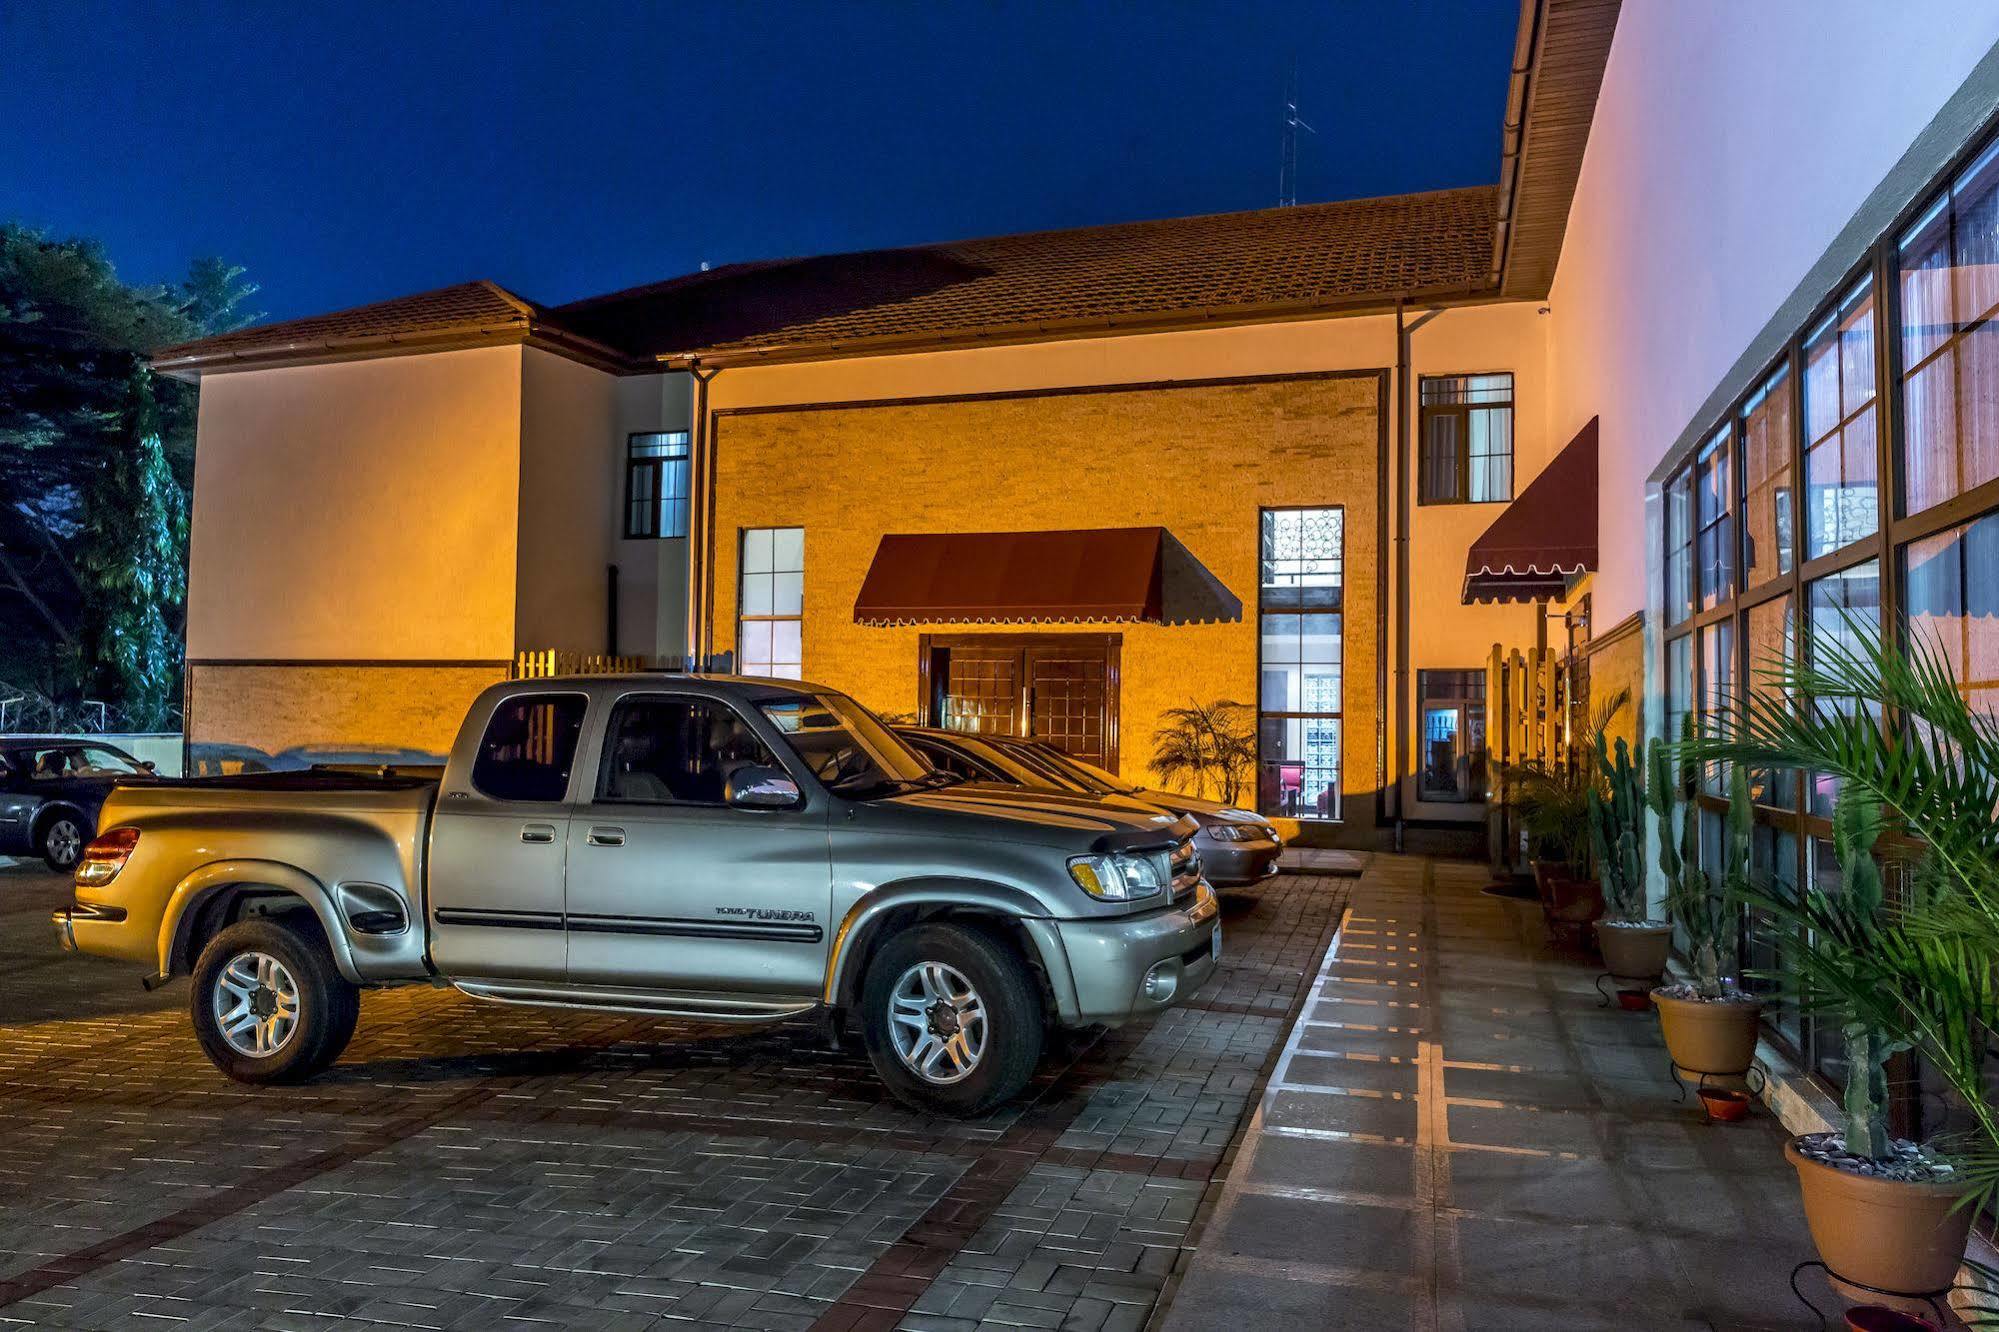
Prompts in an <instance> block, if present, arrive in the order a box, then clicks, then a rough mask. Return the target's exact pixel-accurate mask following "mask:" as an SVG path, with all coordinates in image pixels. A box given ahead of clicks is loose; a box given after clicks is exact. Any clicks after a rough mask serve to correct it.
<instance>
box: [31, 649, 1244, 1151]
mask: <svg viewBox="0 0 1999 1332" xmlns="http://www.w3.org/2000/svg"><path fill="white" fill-rule="evenodd" d="M957 780H958V779H956V778H954V777H952V776H951V775H950V774H947V773H943V772H940V771H938V770H936V769H934V768H932V767H931V766H930V765H929V764H928V763H926V762H925V761H924V760H923V759H922V758H921V757H919V756H918V755H917V754H916V753H915V752H914V751H913V750H911V749H910V748H909V747H908V746H907V745H905V744H904V743H903V742H902V741H901V740H900V739H899V738H897V737H896V736H895V735H894V733H892V732H891V731H889V730H888V729H887V728H886V727H884V726H883V725H882V724H881V722H879V721H878V720H877V719H876V718H875V717H874V716H873V715H872V714H871V713H869V712H868V711H867V710H866V709H864V708H862V707H861V706H860V705H858V704H856V703H854V702H853V701H852V700H851V699H848V698H846V697H845V696H844V695H842V694H840V693H838V692H836V691H834V690H830V689H823V688H820V687H818V686H816V685H806V684H796V683H778V682H773V681H769V680H758V679H746V678H737V677H719V676H666V675H652V676H644V675H641V676H631V675H625V676H610V677H589V678H585V677H578V678H573V679H556V680H541V681H529V682H519V683H514V684H506V685H496V686H494V687H492V688H490V689H488V690H486V691H485V692H484V693H483V694H481V695H480V696H479V698H478V699H477V700H476V701H475V702H474V703H473V705H472V708H471V711H470V713H469V714H468V715H467V717H466V719H465V724H464V726H463V728H462V729H461V730H460V732H459V735H458V739H457V742H456V743H455V744H454V746H453V747H452V751H451V755H450V758H449V761H448V762H447V763H446V765H445V766H444V768H443V769H442V770H437V769H431V770H427V771H423V770H411V771H396V770H385V771H382V772H379V773H350V772H329V771H315V772H304V773H270V774H259V775H255V776H246V777H234V778H212V779H206V780H197V781H188V782H156V781H146V780H138V781H134V782H131V783H129V784H121V785H120V786H119V787H118V788H117V789H116V790H115V791H113V792H112V794H111V796H110V797H109V799H108V800H107V801H106V802H105V805H104V810H103V814H102V816H101V817H100V820H99V823H98V826H99V827H100V828H101V829H103V832H101V833H100V834H99V836H98V837H97V838H96V840H95V841H93V842H92V843H91V844H90V846H89V847H88V848H87V850H86V852H85V854H84V856H83V859H82V860H81V862H80V863H79V864H78V866H77V871H76V902H75V905H74V906H73V907H72V908H70V909H69V910H66V911H62V912H58V913H57V915H56V918H55V924H56V928H57V930H58V932H59V933H60V935H61V937H62V941H63V944H64V945H65V946H66V947H68V948H72V949H77V950H81V951H83V952H88V953H95V954H100V955H103V956H106V957H114V958H120V959H123V960H126V961H129V962H132V963H135V964H138V965H141V966H144V967H145V968H147V970H148V973H149V975H148V978H147V979H148V983H149V984H158V983H162V982H164V981H165V980H166V979H167V978H168V977H172V976H177V975H184V974H189V973H191V974H192V976H193V979H194V985H193V996H192V1004H191V1007H192V1010H193V1019H194V1028H195V1032H196V1035H197V1036H198V1037H199V1039H200V1041H201V1045H202V1048H203V1050H205V1051H206V1052H207V1054H208V1056H209V1058H210V1059H211V1060H213V1061H214V1063H215V1065H216V1066H217V1067H218V1068H220V1069H222V1070H223V1071H224V1072H225V1073H227V1074H229V1075H230V1076H231V1077H235V1078H239V1079H242V1080H244V1081H247V1082H283V1081H295V1080H298V1079H301V1078H305V1077H309V1076H311V1075H312V1074H314V1073H316V1072H318V1071H319V1070H320V1069H322V1068H324V1067H326V1065H328V1064H329V1063H331V1062H332V1061H333V1060H334V1059H335V1058H337V1057H338V1056H339V1054H340V1052H341V1050H342V1049H343V1048H344V1047H345V1046H346V1044H347V1041H348V1039H349V1037H351V1036H352V1034H353V1031H354V1024H355V1021H356V1018H357V1015H358V1011H359V999H360V990H361V989H362V988H365V987H374V986H384V985H397V984H405V983H412V982H422V983H430V984H438V985H444V984H448V985H454V986H456V987H457V988H458V989H460V990H462V991H464V992H465V993H466V994H469V995H473V996H476V997H478V998H481V999H491V1000H497V1001H500V1002H503V1003H518V1004H545V1005H557V1006H564V1007H579V1008H592V1009H606V1010H614V1011H618V1012H634V1013H655V1014H660V1015H662V1016H671V1017H678V1018H696V1019H700V1020H702V1021H709V1022H769V1021H775V1020H781V1019H786V1018H794V1017H799V1016H802V1015H807V1014H813V1013H820V1014H824V1015H825V1016H827V1017H828V1018H830V1019H832V1020H833V1021H834V1022H835V1023H836V1024H837V1025H836V1027H835V1030H836V1031H844V1030H848V1029H850V1027H851V1026H858V1028H859V1031H860V1035H861V1038H862V1041H863V1042H864V1044H865V1046H866V1048H867V1052H868V1056H869V1058H870V1060H871V1061H872V1062H873V1064H874V1067H875V1070H876V1072H877V1073H878V1074H879V1075H880V1077H881V1079H882V1081H883V1082H884V1083H886V1084H887V1086H888V1087H889V1089H890V1090H891V1091H892V1092H893V1093H894V1094H895V1095H897V1096H898V1097H900V1098H901V1099H903V1100H905V1101H907V1102H910V1103H912V1104H916V1105H920V1106H923V1107H926V1108H929V1109H935V1110H942V1111H946V1112H951V1113H958V1114H977V1113H980V1112H982V1111H984V1110H987V1109H989V1108H991V1107H992V1106H995V1105H997V1104H999V1103H1000V1102H1002V1101H1004V1100H1006V1099H1008V1098H1009V1097H1011V1096H1013V1095H1015V1094H1016V1093H1017V1092H1019V1090H1020V1089H1021V1088H1022V1087H1023V1086H1024V1085H1025V1084H1026V1082H1027V1081H1028V1079H1029V1077H1030V1076H1031V1075H1032V1073H1033V1070H1034V1066H1035V1064H1036V1062H1037V1061H1038V1059H1039V1058H1040V1054H1041V1048H1042V1042H1043V1039H1044V1036H1045V1034H1046V1032H1047V1030H1048V1029H1049V1027H1051V1026H1064V1027H1076V1026H1086V1025H1091V1024H1096V1023H1113V1024H1114V1023H1118V1022H1123V1021H1126V1020H1128V1019H1130V1018H1132V1017H1134V1016H1137V1015H1140V1014H1144V1013H1148V1012H1151V1011H1154V1010H1156V1009H1160V1008H1164V1007H1167V1006H1168V1005H1170V1004H1172V1003H1174V1002H1176V1001H1177V1000H1180V999H1183V998H1185V997H1186V996H1187V995H1188V994H1189V993H1190V992H1192V991H1193V990H1194V989H1195V988H1197V987H1198V986H1200V985H1201V984H1202V983H1203V982H1204V981H1206V980H1207V979H1208V977H1209V976H1210V974H1212V972H1213V970H1214V968H1215V964H1216V960H1217V958H1218V957H1219V956H1220V954H1221V929H1220V924H1219V921H1218V918H1217V915H1218V913H1217V910H1216V905H1215V898H1214V894H1213V892H1212V891H1211V890H1210V889H1209V887H1208V885H1207V883H1206V882H1204V881H1203V879H1202V877H1201V871H1200V863H1199V859H1198V857H1197V855H1196V854H1195V851H1194V849H1193V846H1192V843H1191V840H1190V838H1191V834H1192V832H1193V828H1192V825H1191V823H1190V822H1189V821H1188V820H1185V819H1176V818H1175V817H1174V816H1172V815H1170V814H1164V813H1159V812H1153V811H1139V810H1133V809H1130V808H1118V807H1116V806H1113V805H1101V806H1098V805H1083V806H1079V805H1078V804H1077V803H1076V802H1075V801H1072V800H1063V801H1048V800H1042V799H1037V798H1036V797H1035V796H1034V795H1033V794H1032V793H1031V792H1009V791H1000V790H990V789H981V790H978V791H976V792H974V791H972V790H970V789H966V790H957V789H953V784H954V783H955V782H956V781H957Z"/></svg>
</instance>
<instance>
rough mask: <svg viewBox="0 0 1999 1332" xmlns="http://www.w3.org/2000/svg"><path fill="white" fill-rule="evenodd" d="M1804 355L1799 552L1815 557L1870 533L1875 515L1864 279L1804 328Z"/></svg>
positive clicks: (1868, 295)
mask: <svg viewBox="0 0 1999 1332" xmlns="http://www.w3.org/2000/svg"><path fill="white" fill-rule="evenodd" d="M1804 357H1805V382H1804V399H1805V506H1804V518H1805V541H1806V548H1805V557H1806V558H1807V559H1816V558H1818V557H1819V556H1821V555H1825V554H1829V553H1830V552H1832V551H1835V550H1838V549H1839V548H1840V547H1842V546H1845V545H1848V544H1850V543H1852V542H1855V541H1858V540H1860V539H1861V538H1863V537H1869V536H1872V535H1874V533H1875V532H1876V531H1877V530H1879V527H1880V522H1881V498H1880V489H1881V487H1880V480H1879V476H1878V469H1877V468H1876V466H1875V454H1874V426H1875V419H1876V408H1875V405H1874V290H1873V287H1872V285H1871V284H1870V283H1867V282H1862V283H1861V284H1860V285H1859V286H1857V287H1855V288H1854V289H1853V290H1852V291H1851V292H1849V293H1847V296H1846V299H1845V300H1843V301H1841V302H1840V305H1839V308H1838V309H1837V310H1835V311H1834V312H1833V313H1832V314H1830V315H1828V316H1827V317H1826V319H1825V321H1824V322H1823V323H1821V324H1820V325H1819V326H1818V327H1817V328H1816V329H1814V330H1812V332H1811V333H1810V334H1809V335H1807V337H1806V339H1805V347H1804Z"/></svg>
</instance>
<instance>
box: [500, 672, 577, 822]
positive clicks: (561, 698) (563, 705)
mask: <svg viewBox="0 0 1999 1332" xmlns="http://www.w3.org/2000/svg"><path fill="white" fill-rule="evenodd" d="M584 706H585V700H584V699H583V698H582V696H581V695H577V694H526V695H521V696H519V697H516V698H510V699H508V700H507V701H506V702H504V703H502V704H500V706H499V707H497V708H495V709H494V710H493V715H492V718H491V719H490V720H489V721H488V722H487V723H486V734H485V735H484V736H482V737H480V740H479V756H478V758H476V759H475V760H473V763H472V785H473V786H474V787H476V788H478V790H479V791H481V792H482V793H484V794H485V795H488V796H490V797H492V798H493V799H494V800H513V801H532V802H535V803H549V802H553V801H558V800H561V799H562V798H563V796H564V795H566V794H567V793H568V791H569V770H570V766H571V765H572V764H573V763H574V762H575V760H576V741H577V737H578V736H579V735H581V734H582V731H583V711H584Z"/></svg>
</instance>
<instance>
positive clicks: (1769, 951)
mask: <svg viewBox="0 0 1999 1332" xmlns="http://www.w3.org/2000/svg"><path fill="white" fill-rule="evenodd" d="M1749 872H1750V877H1751V879H1752V880H1753V881H1754V882H1755V883H1757V884H1758V885H1759V886H1760V887H1761V888H1762V889H1763V890H1764V891H1766V892H1768V893H1769V894H1770V895H1771V896H1773V897H1777V898H1780V899H1784V900H1787V901H1788V900H1791V899H1793V898H1795V897H1796V896H1797V892H1798V839H1797V837H1796V835H1795V834H1793V833H1789V832H1786V831H1784V830H1783V829H1781V828H1773V827H1771V826H1770V825H1768V824H1764V823H1758V824H1756V825H1755V826H1754V827H1752V828H1751V830H1750V835H1749ZM1744 934H1745V939H1744V943H1743V950H1742V968H1743V972H1744V980H1743V983H1744V986H1745V988H1747V989H1750V990H1753V991H1755V992H1756V993H1758V994H1763V995H1771V994H1772V993H1773V992H1774V991H1775V990H1776V988H1777V987H1776V985H1775V984H1774V983H1773V982H1771V981H1767V980H1759V979H1757V978H1756V977H1755V976H1754V975H1751V974H1750V973H1754V972H1770V971H1778V970H1782V969H1783V967H1784V965H1785V964H1786V962H1787V961H1788V960H1790V959H1791V958H1793V957H1795V956H1797V954H1798V952H1799V950H1800V948H1801V947H1802V941H1801V940H1800V939H1799V938H1798V936H1797V935H1796V934H1795V933H1794V932H1792V931H1790V930H1787V929H1784V928H1780V927H1779V926H1778V925H1777V924H1776V922H1775V921H1773V920H1771V919H1770V917H1769V916H1767V915H1766V914H1764V913H1763V912H1760V911H1753V910H1752V911H1750V912H1749V913H1748V919H1747V921H1746V922H1745V930H1744ZM1764 1021H1766V1022H1769V1023H1771V1024H1772V1025H1773V1026H1775V1027H1776V1029H1777V1030H1778V1032H1779V1033H1781V1034H1782V1035H1784V1036H1785V1037H1787V1038H1789V1040H1790V1041H1791V1043H1792V1044H1793V1045H1796V1046H1802V1045H1803V1042H1804V1032H1803V1023H1802V1020H1801V1018H1800V1016H1799V1013H1798V1008H1797V1005H1796V1004H1795V1003H1784V1002H1782V1001H1778V1002H1776V1003H1775V1004H1774V1006H1773V1008H1766V1009H1765V1010H1764Z"/></svg>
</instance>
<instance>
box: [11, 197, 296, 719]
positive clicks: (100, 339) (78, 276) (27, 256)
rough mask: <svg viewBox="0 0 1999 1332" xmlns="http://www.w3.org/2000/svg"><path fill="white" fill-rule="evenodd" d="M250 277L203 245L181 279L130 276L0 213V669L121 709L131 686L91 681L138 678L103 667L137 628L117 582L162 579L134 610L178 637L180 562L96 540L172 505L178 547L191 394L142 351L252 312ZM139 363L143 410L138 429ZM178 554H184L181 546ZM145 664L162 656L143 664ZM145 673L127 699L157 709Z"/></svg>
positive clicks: (53, 693) (45, 690)
mask: <svg viewBox="0 0 1999 1332" xmlns="http://www.w3.org/2000/svg"><path fill="white" fill-rule="evenodd" d="M256 290H257V288H256V286H255V285H254V284H252V283H249V282H246V281H245V280H244V278H243V271H242V270H241V269H240V268H236V267H233V266H231V265H228V264H225V263H223V262H222V261H220V260H216V259H202V260H197V261H195V262H194V263H193V264H191V265H190V266H189V270H188V276H187V280H186V281H185V282H183V283H180V284H177V285H171V286H151V287H140V286H133V285H131V284H128V283H125V282H123V281H121V280H120V279H119V278H118V276H117V273H116V271H115V270H114V269H113V267H112V265H111V262H110V260H109V259H108V258H107V257H106V255H105V254H104V251H103V247H102V246H100V245H98V244H97V243H96V242H94V241H88V240H75V239H69V240H52V239H50V238H49V237H48V236H47V235H45V234H44V233H42V232H39V231H36V230H33V229H30V228H27V227H23V226H19V225H16V224H11V223H9V224H0V680H5V681H7V682H9V683H10V684H13V685H15V686H16V687H18V688H22V689H26V690H29V691H32V692H35V693H38V694H42V695H46V696H48V697H50V698H52V699H55V700H58V701H59V702H63V703H67V704H74V703H75V701H76V700H78V699H79V698H81V697H83V696H84V695H85V694H86V693H90V694H94V695H96V696H99V697H102V698H103V699H104V701H106V702H108V703H110V704H112V705H113V707H114V708H119V709H121V710H122V709H123V708H124V707H125V706H126V702H127V700H126V699H124V698H123V697H122V696H119V695H116V694H111V695H104V694H100V693H98V691H101V690H103V689H105V688H107V687H108V686H107V681H108V682H109V683H110V684H116V685H119V686H120V687H122V686H123V685H124V684H126V683H130V682H131V681H132V680H134V679H136V678H137V677H128V676H126V675H123V674H120V673H117V672H112V673H111V674H110V675H106V674H105V672H104V671H103V670H101V669H100V667H101V666H102V664H103V663H102V661H100V659H99V656H98V653H100V652H101V651H105V650H108V649H107V645H109V644H112V643H113V642H116V641H120V640H121V635H123V634H125V633H127V632H128V631H130V630H131V629H132V628H133V625H132V624H127V623H124V621H125V620H126V619H127V617H128V612H130V611H131V610H132V609H133V608H130V607H125V606H121V605H117V604H114V603H113V601H112V597H114V596H115V594H114V593H111V592H110V591H109V590H108V589H109V588H110V587H111V586H112V585H114V584H115V585H125V584H127V583H128V582H129V584H130V585H131V586H145V587H149V588H150V587H157V588H160V589H163V591H162V592H161V593H160V594H159V595H160V597H162V598H164V599H161V600H157V601H154V600H150V599H149V600H148V602H147V605H146V609H144V610H143V611H142V612H140V615H139V618H140V620H144V619H146V618H147V617H148V616H150V615H152V614H153V613H155V612H157V613H159V614H160V615H162V616H163V617H164V619H165V621H166V623H168V624H169V625H170V626H174V629H173V636H174V637H176V638H177V637H178V632H179V630H178V625H179V623H180V618H181V615H180V605H179V601H180V597H181V595H182V594H181V592H180V591H178V590H167V589H178V588H180V587H183V586H184V576H182V575H180V574H178V573H176V574H175V576H174V577H172V578H167V577H165V576H164V574H163V573H162V572H161V570H160V569H159V568H158V567H149V568H148V569H146V570H141V571H133V572H132V573H130V574H129V575H122V574H121V575H114V574H113V573H112V572H111V571H110V570H109V569H108V567H107V566H105V565H104V564H103V563H102V561H103V560H104V559H107V558H111V556H109V555H107V554H105V552H106V551H108V550H110V549H111V548H110V547H107V546H105V545H104V544H103V541H104V539H105V538H107V537H108V536H109V535H110V534H111V532H112V530H113V527H114V526H115V525H116V524H119V523H129V522H131V521H132V520H133V519H134V518H135V517H138V516H139V515H142V514H143V515H149V516H148V517H146V518H144V519H142V521H166V520H167V517H168V516H169V515H171V514H174V513H178V514H180V515H182V517H181V518H180V519H179V520H178V522H179V526H178V528H174V527H171V526H169V527H168V528H163V529H162V533H161V534H162V535H165V536H168V537H170V538H171V539H173V540H175V541H176V542H177V543H179V545H180V546H181V547H183V548H184V545H185V530H186V529H185V517H184V515H185V513H186V507H187V506H186V491H187V490H188V488H189V487H190V486H191V485H192V483H193V479H194V399H195V394H194V390H193V389H192V388H191V387H190V386H188V385H184V384H179V383H173V382H169V381H154V380H152V379H151V376H150V373H149V372H146V371H145V370H144V365H145V358H146V356H147V355H148V354H149V353H150V352H152V351H154V350H156V349H157V348H159V347H162V346H165V345H168V344H170V343H174V342H180V341H184V340H188V339H192V338H197V337H201V336H203V335H205V334H208V333H213V332H220V331H223V330H226V329H230V328H236V327H240V326H242V325H243V324H245V323H247V322H251V321H252V320H253V319H254V318H255V317H256V316H254V315H252V314H250V313H249V312H247V311H246V310H245V309H244V303H245V302H246V301H247V300H248V299H249V298H250V297H251V296H252V295H254V294H255V292H256ZM140 374H145V375H146V379H147V384H146V389H145V394H144V397H145V403H144V411H143V415H144V416H145V417H147V418H148V420H147V424H146V427H145V428H144V429H138V430H135V429H134V428H133V413H134V412H135V410H137V408H136V406H135V402H134V397H133V395H134V392H135V390H134V387H133V382H134V377H135V376H136V375H140ZM162 469H164V470H163V471H162ZM162 477H164V481H162ZM165 483H171V486H172V488H173V490H174V491H175V492H176V493H175V494H174V495H172V496H169V495H168V494H167V490H166V484H165ZM124 485H132V486H139V487H141V489H140V490H134V491H125V490H121V489H120V487H121V486H124ZM145 487H150V488H151V493H148V492H147V490H146V489H144V488H145ZM143 544H144V543H143V542H137V543H135V544H134V546H133V547H132V549H133V550H135V551H136V550H137V548H138V546H140V545H143ZM86 547H88V548H90V549H92V550H94V551H96V552H97V553H96V554H95V555H93V559H95V560H97V561H99V563H98V565H97V568H96V572H95V573H92V574H90V575H86V574H85V573H84V571H83V570H82V568H81V558H82V553H83V551H84V550H85V548H86ZM174 567H175V569H176V570H178V569H180V568H181V567H183V561H182V559H181V557H180V556H178V555H177V556H176V559H175V561H174ZM107 580H109V581H108V582H107ZM150 595H151V594H149V596H150ZM175 653H176V656H177V655H178V648H176V649H175ZM114 655H115V654H114ZM141 655H142V656H143V655H144V654H141ZM136 661H137V659H135V664H136ZM172 673H174V674H177V667H176V668H175V670H174V672H172ZM150 674H157V670H156V669H155V668H148V669H146V670H142V671H141V672H140V675H141V676H147V675H150ZM152 688H153V687H152V686H150V685H149V686H147V687H146V690H143V691H142V693H141V695H140V696H139V697H138V698H137V699H135V700H133V706H134V707H136V709H137V710H138V712H140V713H143V714H145V715H148V716H155V715H156V703H155V701H154V698H155V695H154V694H153V693H152V692H147V691H150V690H151V689H152Z"/></svg>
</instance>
